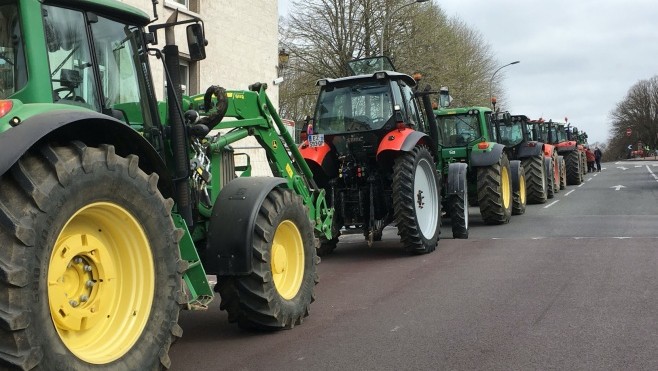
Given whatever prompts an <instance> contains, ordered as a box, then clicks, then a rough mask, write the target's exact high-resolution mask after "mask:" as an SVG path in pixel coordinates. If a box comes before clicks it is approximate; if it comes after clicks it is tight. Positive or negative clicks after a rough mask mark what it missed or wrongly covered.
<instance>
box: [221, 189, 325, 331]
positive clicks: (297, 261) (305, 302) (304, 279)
mask: <svg viewBox="0 0 658 371" xmlns="http://www.w3.org/2000/svg"><path fill="white" fill-rule="evenodd" d="M316 242H317V241H316V239H315V236H314V235H313V224H312V222H311V220H310V219H309V216H308V209H307V208H306V207H305V206H304V203H303V202H302V200H301V198H300V197H299V196H298V195H296V194H295V193H293V192H292V191H291V190H288V189H280V188H275V189H273V190H272V191H271V192H270V193H269V194H268V195H267V197H266V198H265V200H264V201H263V203H262V204H261V205H260V208H259V211H258V216H257V218H256V224H255V226H254V234H253V250H252V251H253V254H252V257H251V264H252V272H251V274H249V275H245V276H227V277H223V276H222V277H217V290H218V291H219V293H220V295H221V298H222V302H221V305H220V308H221V309H224V310H226V311H227V312H228V316H229V317H228V319H229V322H237V323H238V325H239V326H240V327H242V328H249V329H259V330H278V329H284V328H293V327H294V326H295V325H299V324H301V323H302V321H303V320H304V318H305V317H307V316H308V313H309V307H310V304H311V303H312V302H313V301H314V300H315V293H314V290H315V285H316V284H317V282H318V275H317V272H316V265H317V263H318V262H319V258H318V257H317V255H316Z"/></svg>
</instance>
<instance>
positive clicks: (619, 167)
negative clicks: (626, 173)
mask: <svg viewBox="0 0 658 371" xmlns="http://www.w3.org/2000/svg"><path fill="white" fill-rule="evenodd" d="M617 169H622V170H626V169H628V168H625V167H623V166H617Z"/></svg>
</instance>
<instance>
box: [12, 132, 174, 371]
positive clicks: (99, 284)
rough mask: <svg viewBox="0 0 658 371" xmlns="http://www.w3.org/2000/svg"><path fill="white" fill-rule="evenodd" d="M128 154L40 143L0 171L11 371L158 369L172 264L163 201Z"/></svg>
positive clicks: (169, 329)
mask: <svg viewBox="0 0 658 371" xmlns="http://www.w3.org/2000/svg"><path fill="white" fill-rule="evenodd" d="M138 162H139V159H138V157H137V156H134V155H129V156H127V157H120V156H118V155H116V154H115V152H114V147H112V146H100V147H99V148H92V147H87V146H86V145H85V144H83V143H81V142H73V143H71V144H69V145H67V146H57V147H55V146H49V145H45V146H43V147H41V148H40V149H39V150H36V151H31V152H29V153H27V154H25V155H24V156H23V157H22V158H21V159H20V160H19V161H18V162H17V163H16V164H14V166H13V167H12V169H11V170H10V171H8V172H7V173H5V174H3V175H2V176H0V189H2V192H0V220H1V221H2V222H1V223H0V224H2V227H1V228H0V246H2V248H3V252H2V256H3V258H2V262H3V263H2V267H1V268H0V269H1V271H2V272H1V274H0V290H2V295H0V305H1V306H2V308H3V310H2V314H0V317H1V318H2V323H3V326H1V328H2V330H1V331H2V336H3V342H2V343H3V350H2V352H0V360H1V361H2V362H4V363H5V364H6V365H7V366H11V367H17V368H21V369H26V370H27V369H32V368H43V369H50V370H64V369H66V370H82V369H84V370H96V369H103V370H110V369H113V370H147V369H148V370H153V369H160V368H162V367H167V368H168V367H169V366H170V360H169V357H168V355H167V353H168V351H169V347H170V345H171V343H172V341H173V340H174V337H176V336H178V337H180V335H181V334H182V330H181V328H180V327H179V326H178V324H177V322H178V314H179V311H180V306H181V304H183V302H182V300H181V299H182V298H180V293H181V290H182V287H181V282H182V279H181V276H182V273H183V272H182V268H181V267H183V264H182V262H181V260H180V252H179V249H178V240H179V239H180V236H181V233H180V230H177V229H176V228H175V227H174V223H173V221H172V218H171V208H172V206H173V202H172V201H171V200H165V199H164V198H163V197H162V195H161V194H160V192H159V191H158V188H157V184H158V176H157V174H151V175H146V174H145V173H144V172H143V171H142V170H141V169H140V168H139V166H138Z"/></svg>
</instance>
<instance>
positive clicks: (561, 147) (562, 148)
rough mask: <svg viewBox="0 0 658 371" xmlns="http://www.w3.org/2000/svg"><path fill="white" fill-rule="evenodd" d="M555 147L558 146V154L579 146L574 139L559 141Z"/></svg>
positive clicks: (573, 149)
mask: <svg viewBox="0 0 658 371" xmlns="http://www.w3.org/2000/svg"><path fill="white" fill-rule="evenodd" d="M555 147H556V148H557V153H558V154H562V153H565V152H571V151H575V150H576V149H577V148H578V147H577V146H576V142H574V141H570V142H562V143H558V144H556V145H555Z"/></svg>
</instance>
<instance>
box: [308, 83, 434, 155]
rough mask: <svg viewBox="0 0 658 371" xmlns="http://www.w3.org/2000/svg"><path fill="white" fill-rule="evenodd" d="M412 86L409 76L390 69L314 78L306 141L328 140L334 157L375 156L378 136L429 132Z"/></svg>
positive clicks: (323, 141) (311, 143) (379, 139)
mask: <svg viewBox="0 0 658 371" xmlns="http://www.w3.org/2000/svg"><path fill="white" fill-rule="evenodd" d="M415 85H416V82H415V81H414V80H413V79H412V78H411V77H410V76H408V75H406V74H402V73H398V72H393V71H379V72H375V73H374V74H371V75H358V76H350V77H344V78H339V79H323V80H320V81H318V86H319V87H320V93H319V95H318V101H317V104H316V108H315V114H314V119H313V123H312V124H311V125H312V126H309V127H307V134H308V138H309V145H310V146H311V147H316V146H321V145H322V144H323V143H327V144H328V145H330V146H332V147H334V148H335V150H336V151H337V152H338V155H339V157H340V156H349V155H354V156H357V157H360V158H370V159H371V160H372V161H374V160H375V157H376V155H377V149H378V147H379V144H380V142H381V140H382V139H383V138H384V137H385V136H386V135H387V133H389V132H391V131H392V130H403V129H406V128H409V129H412V130H420V131H422V132H428V131H429V130H428V129H427V126H428V124H427V123H426V120H425V118H424V116H423V114H422V111H421V107H420V105H419V103H418V101H417V100H416V99H415V96H414V87H415Z"/></svg>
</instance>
